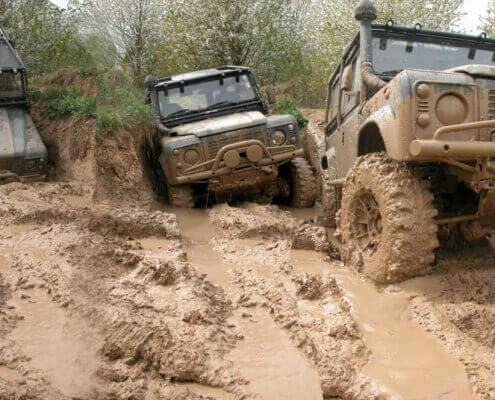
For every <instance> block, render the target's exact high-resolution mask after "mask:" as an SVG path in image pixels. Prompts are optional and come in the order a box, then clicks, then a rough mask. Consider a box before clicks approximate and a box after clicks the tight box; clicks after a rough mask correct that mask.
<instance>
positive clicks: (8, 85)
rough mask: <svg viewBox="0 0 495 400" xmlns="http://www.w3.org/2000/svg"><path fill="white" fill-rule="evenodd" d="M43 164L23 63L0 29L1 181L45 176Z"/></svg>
mask: <svg viewBox="0 0 495 400" xmlns="http://www.w3.org/2000/svg"><path fill="white" fill-rule="evenodd" d="M46 163H47V153H46V147H45V145H44V144H43V142H42V140H41V138H40V135H39V133H38V131H37V130H36V127H35V126H34V123H33V120H32V119H31V116H30V114H29V99H28V96H27V79H26V70H25V68H24V64H23V63H22V61H21V59H20V58H19V56H18V54H17V53H16V51H15V50H14V47H13V46H12V43H11V42H10V41H9V39H8V38H7V36H6V34H5V33H4V31H3V30H2V29H1V28H0V184H2V183H9V182H15V181H33V180H41V179H44V177H45V173H46V172H45V171H46Z"/></svg>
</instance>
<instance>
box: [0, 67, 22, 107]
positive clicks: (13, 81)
mask: <svg viewBox="0 0 495 400" xmlns="http://www.w3.org/2000/svg"><path fill="white" fill-rule="evenodd" d="M23 96H24V84H23V79H22V74H21V73H20V72H13V71H3V72H2V73H0V100H5V99H16V98H20V97H23Z"/></svg>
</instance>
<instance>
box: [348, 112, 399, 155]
mask: <svg viewBox="0 0 495 400" xmlns="http://www.w3.org/2000/svg"><path fill="white" fill-rule="evenodd" d="M393 120H395V112H394V110H393V109H392V107H391V106H390V105H386V106H384V107H382V108H380V109H379V110H377V111H375V112H374V113H373V114H371V115H370V116H369V117H368V118H367V119H366V120H365V121H364V123H363V124H362V125H361V128H360V129H359V133H358V141H357V147H358V148H357V155H358V156H362V155H364V154H368V153H373V152H377V151H385V152H387V153H388V152H389V150H390V149H392V148H394V143H393V141H394V140H396V139H395V135H393V132H391V125H390V121H393Z"/></svg>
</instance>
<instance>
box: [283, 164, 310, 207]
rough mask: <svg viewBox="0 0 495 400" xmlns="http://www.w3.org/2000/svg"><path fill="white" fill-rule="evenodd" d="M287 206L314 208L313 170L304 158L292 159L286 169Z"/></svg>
mask: <svg viewBox="0 0 495 400" xmlns="http://www.w3.org/2000/svg"><path fill="white" fill-rule="evenodd" d="M286 178H287V179H288V181H289V187H290V195H289V199H288V200H289V201H288V204H289V205H290V206H292V207H294V208H311V207H314V205H315V202H316V195H317V184H316V177H315V174H314V172H313V168H312V167H311V165H310V164H309V163H308V162H307V161H306V160H305V159H304V158H294V159H293V160H292V161H291V162H290V163H289V167H288V173H287V177H286Z"/></svg>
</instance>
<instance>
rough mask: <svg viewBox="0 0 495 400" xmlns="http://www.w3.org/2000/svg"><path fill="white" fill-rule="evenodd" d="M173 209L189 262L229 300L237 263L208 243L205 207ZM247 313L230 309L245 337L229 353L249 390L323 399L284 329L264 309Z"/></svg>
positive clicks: (268, 399)
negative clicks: (247, 316)
mask: <svg viewBox="0 0 495 400" xmlns="http://www.w3.org/2000/svg"><path fill="white" fill-rule="evenodd" d="M174 212H176V213H177V217H178V220H179V225H180V227H181V231H182V235H183V237H184V239H185V240H186V242H187V257H188V260H189V262H191V264H193V265H194V267H195V268H196V269H197V270H198V271H200V272H201V273H204V274H206V275H207V278H208V280H210V281H211V282H212V283H214V284H216V285H219V286H221V287H222V288H223V289H224V290H225V292H226V293H227V296H228V297H229V298H230V299H233V298H234V297H235V296H236V295H237V293H238V289H237V288H236V287H235V285H234V283H233V281H232V275H231V272H230V271H231V270H232V269H234V268H239V267H240V265H239V264H236V265H230V264H228V263H226V262H225V261H224V260H223V258H222V255H221V254H219V253H218V252H217V251H216V250H215V249H214V247H213V245H212V244H211V243H210V241H211V239H213V238H214V237H215V236H216V235H218V234H217V232H216V231H215V228H214V227H213V226H212V225H211V224H210V222H209V220H208V215H207V212H206V211H202V210H193V212H190V211H188V212H187V213H184V212H182V211H180V210H179V211H178V212H177V210H175V211H174ZM253 243H254V242H253ZM242 245H245V243H244V242H243V244H242ZM249 313H250V314H252V316H251V318H249V319H246V318H242V316H241V315H240V312H239V311H236V312H235V313H234V320H235V322H236V325H237V326H238V328H239V329H240V332H241V333H242V335H243V336H244V339H243V340H241V341H240V342H239V343H238V344H237V346H236V348H235V349H234V350H233V351H232V352H231V353H230V354H229V355H228V358H229V359H230V360H232V361H233V362H234V364H235V365H236V366H237V367H238V368H239V370H240V372H241V374H242V375H243V376H244V377H245V378H246V379H247V380H248V381H249V385H248V389H249V391H251V392H253V393H255V394H257V395H259V396H261V399H265V400H286V399H298V400H321V399H322V392H321V388H320V380H319V377H318V374H317V373H316V371H315V370H314V369H313V368H312V367H311V366H310V364H309V362H308V361H307V360H306V359H305V358H304V356H303V355H302V354H301V353H300V352H299V351H298V350H297V349H295V348H294V347H293V345H292V343H291V341H290V338H289V337H288V335H287V333H286V332H285V331H284V330H282V329H280V328H279V327H278V326H277V325H276V324H275V322H274V321H273V320H272V318H271V317H270V315H269V314H268V313H267V311H265V310H264V309H256V308H253V309H250V310H249ZM220 398H222V397H220Z"/></svg>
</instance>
